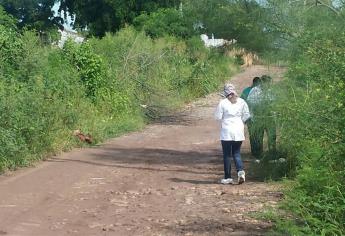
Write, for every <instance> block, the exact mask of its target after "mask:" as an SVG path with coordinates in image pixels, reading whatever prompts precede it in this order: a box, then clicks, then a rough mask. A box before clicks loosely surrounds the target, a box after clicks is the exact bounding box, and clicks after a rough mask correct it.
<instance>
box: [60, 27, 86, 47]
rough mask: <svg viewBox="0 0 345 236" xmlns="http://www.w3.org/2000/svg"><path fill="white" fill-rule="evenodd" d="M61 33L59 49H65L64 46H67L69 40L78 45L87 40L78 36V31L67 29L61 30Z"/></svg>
mask: <svg viewBox="0 0 345 236" xmlns="http://www.w3.org/2000/svg"><path fill="white" fill-rule="evenodd" d="M59 33H60V34H61V38H60V40H59V42H58V47H59V48H62V47H63V45H64V44H65V42H66V41H67V39H71V40H72V41H74V42H76V43H82V42H84V40H85V38H84V37H81V36H80V35H78V33H77V32H76V31H72V30H66V29H65V30H59Z"/></svg>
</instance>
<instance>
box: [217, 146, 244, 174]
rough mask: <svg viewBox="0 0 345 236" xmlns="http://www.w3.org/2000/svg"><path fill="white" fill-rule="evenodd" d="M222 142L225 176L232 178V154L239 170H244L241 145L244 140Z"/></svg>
mask: <svg viewBox="0 0 345 236" xmlns="http://www.w3.org/2000/svg"><path fill="white" fill-rule="evenodd" d="M221 142H222V149H223V160H224V178H225V179H228V178H231V161H230V156H232V158H234V161H235V166H236V170H237V172H239V171H241V170H243V163H242V160H241V153H240V151H241V145H242V141H224V140H221Z"/></svg>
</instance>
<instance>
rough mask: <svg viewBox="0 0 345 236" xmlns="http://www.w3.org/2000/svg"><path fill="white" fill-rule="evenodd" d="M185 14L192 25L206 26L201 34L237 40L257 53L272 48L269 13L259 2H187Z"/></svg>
mask: <svg viewBox="0 0 345 236" xmlns="http://www.w3.org/2000/svg"><path fill="white" fill-rule="evenodd" d="M205 6H207V7H205ZM183 12H184V15H185V16H186V17H189V18H190V19H189V22H190V23H194V24H195V23H199V22H200V23H202V25H203V27H202V28H201V29H200V30H199V32H200V33H206V34H211V33H213V34H214V35H215V36H216V37H217V38H225V39H236V40H237V41H238V43H239V45H241V46H243V47H245V48H247V49H251V50H255V51H263V50H264V49H267V48H268V47H269V46H270V41H271V39H270V38H269V36H270V34H268V33H267V32H266V31H265V24H264V21H263V19H264V14H265V11H264V8H263V7H262V5H260V4H258V3H257V1H254V0H231V1H229V0H185V1H184V4H183Z"/></svg>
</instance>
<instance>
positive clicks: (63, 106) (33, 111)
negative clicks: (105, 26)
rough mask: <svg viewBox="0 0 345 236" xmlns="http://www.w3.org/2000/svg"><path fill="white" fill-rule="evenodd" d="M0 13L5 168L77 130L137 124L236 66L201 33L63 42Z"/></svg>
mask: <svg viewBox="0 0 345 236" xmlns="http://www.w3.org/2000/svg"><path fill="white" fill-rule="evenodd" d="M0 13H1V15H0V20H2V21H4V22H7V23H8V24H6V25H5V24H2V25H0V44H1V47H0V55H1V57H0V58H1V60H0V98H1V99H0V111H1V112H0V145H1V150H0V171H3V170H6V169H12V168H16V167H18V166H23V165H27V164H29V163H31V162H32V161H33V160H37V159H40V158H44V157H45V156H47V155H49V154H50V153H54V152H58V151H61V150H64V149H66V148H70V147H71V146H74V145H76V144H77V143H78V140H77V139H75V137H73V135H72V133H73V130H76V129H81V130H82V131H83V132H85V133H90V134H91V135H92V136H93V137H94V139H95V142H98V141H100V140H102V139H104V138H106V137H109V136H114V135H117V134H119V133H122V132H125V131H128V130H133V129H137V128H139V127H141V126H142V125H143V124H144V123H145V121H147V120H149V119H153V118H157V117H158V116H159V115H164V113H165V112H169V111H171V110H172V109H174V108H177V107H178V106H179V105H180V104H181V103H183V102H186V101H189V100H191V99H193V98H195V97H198V96H203V95H205V94H207V93H208V92H210V91H212V90H214V89H216V88H217V87H218V85H219V83H220V81H223V80H224V79H225V78H226V76H225V75H229V73H230V71H229V69H230V67H229V63H231V61H229V60H228V59H226V58H225V57H223V56H222V55H220V54H218V53H217V52H213V51H212V50H206V49H204V47H203V45H202V44H201V43H200V42H199V40H196V42H198V44H190V43H189V42H184V41H181V40H179V39H176V38H173V37H165V38H158V39H155V40H153V39H151V38H150V37H148V36H146V35H145V34H144V33H140V32H137V31H135V30H134V29H132V28H130V27H129V28H125V29H122V30H120V31H119V32H118V33H117V34H116V35H113V34H107V35H106V36H105V37H104V38H103V39H90V40H89V41H88V42H87V43H84V44H81V45H79V44H75V43H73V42H71V41H69V42H67V43H66V44H65V46H64V48H63V49H59V48H55V47H52V46H44V44H42V43H41V40H40V38H39V37H38V36H37V34H36V33H35V32H32V31H27V30H24V31H20V30H18V29H17V28H16V27H15V26H14V24H12V23H13V22H12V19H13V18H11V17H9V16H7V15H6V14H5V13H4V12H3V11H1V12H0ZM191 45H192V46H191ZM233 68H235V67H233Z"/></svg>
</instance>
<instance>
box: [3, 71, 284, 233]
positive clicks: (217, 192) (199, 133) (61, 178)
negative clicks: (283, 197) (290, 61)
mask: <svg viewBox="0 0 345 236" xmlns="http://www.w3.org/2000/svg"><path fill="white" fill-rule="evenodd" d="M264 73H269V74H272V75H273V76H274V77H276V76H278V75H279V74H280V73H281V71H280V70H279V69H277V68H271V69H270V70H269V71H268V69H267V68H265V67H262V66H254V67H250V68H248V69H246V71H244V72H243V73H240V74H238V75H236V76H234V77H233V79H232V83H234V84H235V85H236V86H237V90H238V91H241V90H242V89H243V87H245V86H247V85H249V84H250V83H251V79H252V78H253V76H255V75H262V74H264ZM218 101H219V96H218V95H216V94H212V95H210V96H208V97H206V98H203V99H200V100H198V101H196V102H195V103H192V104H189V105H188V106H187V108H186V110H185V111H184V112H182V113H181V114H177V115H176V116H175V117H167V118H166V119H165V120H164V122H161V123H156V124H153V125H150V126H148V127H147V128H146V129H145V130H143V131H142V132H135V133H131V134H128V135H125V136H122V137H119V138H115V139H112V140H109V141H108V142H106V143H104V144H103V145H101V146H99V147H95V148H85V149H75V150H73V151H71V152H69V153H64V154H63V155H61V156H58V157H55V158H51V159H50V160H48V161H45V162H43V163H40V164H38V166H36V167H35V168H27V169H23V170H20V171H16V172H13V173H10V174H7V175H5V176H1V177H0V235H13V236H14V235H18V236H19V235H20V236H29V235H30V236H31V235H32V236H50V235H54V236H55V235H57V236H61V235H83V236H84V235H121V236H122V235H157V236H158V235H198V236H200V235H264V234H265V232H266V231H267V229H269V228H270V226H271V225H270V223H269V222H264V221H259V220H256V219H253V218H251V217H250V214H249V213H250V212H255V211H260V210H261V209H262V208H263V207H264V205H271V206H272V205H275V204H276V202H277V201H278V200H279V196H280V194H279V193H278V192H277V188H276V186H275V185H273V184H268V183H264V182H255V181H253V180H251V179H250V178H249V179H248V181H247V182H246V183H245V184H243V185H227V186H224V185H220V184H219V183H218V182H219V180H220V178H221V177H222V175H223V171H222V157H221V149H220V144H219V141H218V135H219V134H218V124H217V123H216V122H215V121H213V112H214V108H215V106H216V104H217V103H218ZM242 150H243V158H244V160H245V164H246V165H248V163H249V160H250V157H249V155H248V154H246V153H248V151H249V145H248V143H247V142H246V143H245V144H244V147H243V149H242Z"/></svg>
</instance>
